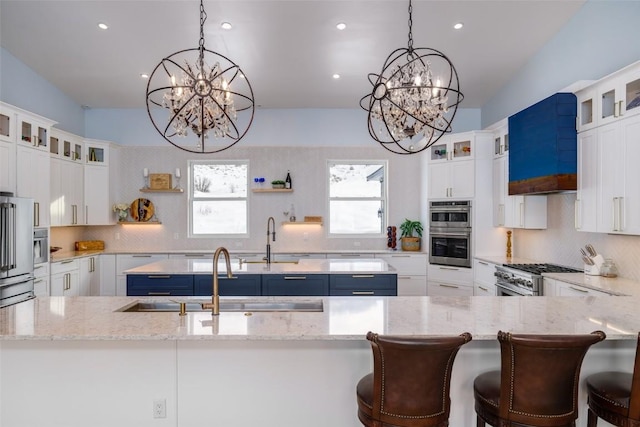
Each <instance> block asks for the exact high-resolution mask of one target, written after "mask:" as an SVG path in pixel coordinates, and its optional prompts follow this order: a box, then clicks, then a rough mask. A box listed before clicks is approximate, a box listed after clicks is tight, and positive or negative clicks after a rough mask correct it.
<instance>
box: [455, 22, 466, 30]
mask: <svg viewBox="0 0 640 427" xmlns="http://www.w3.org/2000/svg"><path fill="white" fill-rule="evenodd" d="M462 27H464V24H463V23H462V22H458V23H456V24H453V28H454V29H456V30H459V29H460V28H462Z"/></svg>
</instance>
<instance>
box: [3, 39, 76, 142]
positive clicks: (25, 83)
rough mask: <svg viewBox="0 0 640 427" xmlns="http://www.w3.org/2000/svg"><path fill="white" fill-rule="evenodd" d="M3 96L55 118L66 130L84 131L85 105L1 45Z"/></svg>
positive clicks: (28, 109) (5, 98) (8, 100)
mask: <svg viewBox="0 0 640 427" xmlns="http://www.w3.org/2000/svg"><path fill="white" fill-rule="evenodd" d="M0 100H1V101H4V102H6V103H8V104H11V105H15V106H16V107H20V108H22V109H24V110H27V111H31V112H32V113H36V114H39V115H41V116H43V117H46V118H48V119H51V120H55V121H56V122H58V123H59V124H58V125H57V126H56V127H58V128H60V129H63V130H66V131H67V132H71V133H74V134H76V135H84V110H83V109H82V107H81V106H80V105H79V104H78V103H76V102H74V101H73V100H72V99H71V98H69V97H68V96H67V95H65V94H64V93H63V92H62V91H60V90H59V89H58V88H57V87H55V86H54V85H52V84H51V83H49V82H48V81H47V80H45V79H43V78H42V77H41V76H40V75H39V74H37V73H36V72H34V71H33V70H32V69H31V68H29V67H27V66H26V65H25V64H24V63H22V62H21V61H20V60H18V59H17V58H16V57H15V56H13V55H12V54H11V53H9V51H7V50H6V49H4V48H0Z"/></svg>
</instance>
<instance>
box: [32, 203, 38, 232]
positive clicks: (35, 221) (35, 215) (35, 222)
mask: <svg viewBox="0 0 640 427" xmlns="http://www.w3.org/2000/svg"><path fill="white" fill-rule="evenodd" d="M33 226H34V227H39V226H40V203H39V202H34V203H33Z"/></svg>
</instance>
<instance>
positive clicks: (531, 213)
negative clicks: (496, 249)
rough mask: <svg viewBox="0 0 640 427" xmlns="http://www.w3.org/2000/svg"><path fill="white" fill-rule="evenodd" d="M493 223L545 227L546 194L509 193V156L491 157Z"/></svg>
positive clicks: (531, 227) (515, 226)
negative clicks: (511, 194)
mask: <svg viewBox="0 0 640 427" xmlns="http://www.w3.org/2000/svg"><path fill="white" fill-rule="evenodd" d="M493 225H494V227H508V228H528V229H545V228H547V196H542V195H531V196H524V195H517V196H510V195H509V156H508V155H506V156H501V157H497V158H495V159H493Z"/></svg>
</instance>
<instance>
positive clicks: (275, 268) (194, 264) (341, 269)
mask: <svg viewBox="0 0 640 427" xmlns="http://www.w3.org/2000/svg"><path fill="white" fill-rule="evenodd" d="M219 261H220V262H219V263H218V272H219V273H221V274H222V273H225V274H226V264H225V262H224V260H223V259H222V258H221V259H220V260H219ZM231 270H232V272H233V274H352V273H358V274H397V272H396V269H395V268H393V267H392V266H390V265H389V264H387V262H386V261H384V260H382V259H373V258H371V259H303V260H300V261H298V262H272V263H271V264H266V263H262V262H255V263H254V262H243V263H240V262H239V261H238V260H237V259H233V260H232V261H231ZM124 273H125V274H212V273H213V260H211V259H167V260H162V261H157V262H153V263H149V264H145V265H142V266H140V267H135V268H132V269H129V270H126V271H125V272H124Z"/></svg>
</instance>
